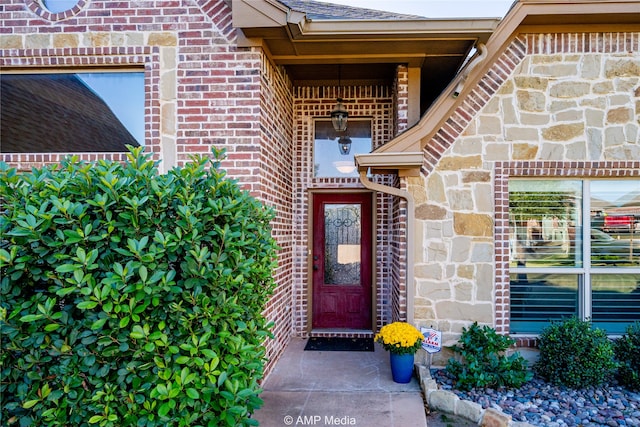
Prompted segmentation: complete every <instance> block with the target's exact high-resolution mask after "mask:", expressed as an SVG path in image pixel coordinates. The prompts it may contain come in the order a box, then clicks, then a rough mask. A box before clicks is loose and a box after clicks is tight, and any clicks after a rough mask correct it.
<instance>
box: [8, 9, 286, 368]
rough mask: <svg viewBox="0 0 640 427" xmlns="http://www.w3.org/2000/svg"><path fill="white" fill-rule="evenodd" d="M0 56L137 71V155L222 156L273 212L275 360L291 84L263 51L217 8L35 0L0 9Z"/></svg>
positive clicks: (18, 62)
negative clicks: (45, 4)
mask: <svg viewBox="0 0 640 427" xmlns="http://www.w3.org/2000/svg"><path fill="white" fill-rule="evenodd" d="M0 49H1V51H0V66H1V67H2V68H3V69H4V70H9V71H10V70H11V69H12V68H13V69H21V70H27V71H28V70H45V71H46V70H60V69H77V68H78V67H79V68H86V69H91V68H94V67H100V68H114V69H115V68H123V67H124V68H127V69H131V68H133V69H141V70H144V73H145V129H146V132H145V150H146V151H147V152H150V153H152V154H153V158H154V159H156V160H162V163H161V167H162V168H163V169H164V170H168V169H169V168H171V167H173V166H175V165H183V164H184V163H185V162H187V161H188V160H189V156H190V155H192V154H205V155H206V154H207V153H209V152H210V150H211V147H212V146H217V147H224V148H225V149H226V151H227V158H226V160H225V161H224V162H223V164H222V165H223V168H225V169H226V170H227V172H228V174H229V175H230V176H232V177H233V178H236V179H238V180H239V182H240V184H241V185H242V186H243V187H244V188H246V189H247V190H249V191H250V192H251V193H252V194H253V195H254V196H256V197H258V198H259V199H260V200H262V201H264V202H265V203H266V204H268V205H269V206H272V207H273V208H274V209H275V211H276V215H277V216H276V219H275V220H274V222H273V224H272V225H273V235H274V236H275V238H276V239H277V240H278V243H279V245H280V246H281V248H282V250H281V252H280V254H279V255H280V256H279V267H278V269H277V270H276V271H275V272H274V277H275V279H276V281H277V283H278V288H277V290H276V293H275V295H274V297H273V299H272V300H271V302H270V304H269V306H268V307H267V309H266V312H265V313H266V314H267V316H268V317H269V318H270V319H272V320H274V321H275V322H276V327H275V330H274V332H275V335H276V337H275V339H274V340H272V341H270V342H269V343H268V346H267V355H268V357H270V358H271V359H272V360H275V359H276V358H277V356H278V355H279V353H280V352H281V351H282V349H283V347H284V345H285V344H286V342H287V340H288V338H289V336H290V327H291V307H290V305H291V282H292V276H291V270H292V256H291V248H292V244H293V235H292V232H291V222H292V213H293V208H292V206H293V201H292V200H293V199H292V197H293V191H292V166H291V165H292V164H293V162H292V155H293V154H292V153H293V148H292V142H291V141H292V120H293V119H292V108H291V105H292V94H291V84H290V82H289V81H288V80H287V78H286V76H284V75H282V73H281V72H280V71H279V70H278V69H277V68H276V67H274V66H273V65H272V64H271V63H270V62H269V61H268V60H267V58H266V57H265V56H264V55H263V54H262V52H260V51H259V50H251V49H244V50H240V49H238V48H237V47H236V46H235V33H234V30H233V28H232V27H231V10H230V9H229V8H228V7H227V5H226V3H225V2H224V1H219V0H216V1H154V2H144V1H135V2H134V1H123V2H119V3H113V2H102V1H91V2H89V1H86V0H81V1H80V2H79V3H78V5H77V6H76V7H74V8H73V9H72V10H70V11H68V12H64V13H58V14H52V13H50V12H48V11H46V10H44V9H43V8H42V7H40V6H39V4H38V3H37V2H36V1H33V0H26V1H25V0H8V1H6V2H4V3H3V5H2V7H1V8H0ZM276 118H278V119H276ZM67 154H68V153H53V154H52V153H41V154H39V153H34V154H11V153H3V154H2V155H1V158H2V160H4V161H6V162H7V163H9V164H10V165H12V166H15V167H18V168H19V169H22V170H25V169H30V168H31V167H32V166H38V165H40V164H44V163H58V162H59V161H60V159H61V158H62V157H64V156H66V155H67ZM71 154H76V155H78V157H79V158H81V159H85V160H97V159H99V158H111V159H115V160H123V159H124V158H125V155H124V154H123V153H71ZM270 368H271V365H269V366H268V367H267V369H270Z"/></svg>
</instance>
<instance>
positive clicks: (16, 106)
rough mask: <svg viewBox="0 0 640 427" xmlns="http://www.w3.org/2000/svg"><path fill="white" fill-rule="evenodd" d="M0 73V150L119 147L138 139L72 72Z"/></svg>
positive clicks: (72, 150) (117, 149) (73, 150)
mask: <svg viewBox="0 0 640 427" xmlns="http://www.w3.org/2000/svg"><path fill="white" fill-rule="evenodd" d="M1 77H2V78H1V79H0V81H1V83H2V87H1V92H0V93H2V97H1V105H2V108H1V111H2V120H0V123H1V128H0V133H1V135H2V139H1V142H0V151H1V152H3V153H34V152H35V153H56V152H58V153H59V152H64V153H78V152H90V151H93V152H120V151H127V148H126V147H125V144H129V145H133V146H137V145H139V144H138V142H137V141H136V140H135V138H134V137H133V136H132V135H131V133H130V132H129V131H128V130H127V129H126V128H125V127H124V125H122V123H120V121H119V120H118V118H117V117H116V116H115V115H114V113H113V112H112V111H111V109H110V108H109V107H108V106H107V105H106V104H105V103H104V101H103V100H102V99H101V98H100V97H99V96H97V95H96V94H95V93H94V92H93V91H92V90H91V89H89V88H88V87H87V86H86V85H85V84H84V83H83V82H82V81H81V80H80V79H78V78H77V77H76V76H75V75H73V74H56V75H19V74H16V75H2V76H1Z"/></svg>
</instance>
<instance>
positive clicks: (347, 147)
mask: <svg viewBox="0 0 640 427" xmlns="http://www.w3.org/2000/svg"><path fill="white" fill-rule="evenodd" d="M338 147H339V148H340V154H342V155H343V156H346V155H347V154H349V152H350V151H351V138H349V137H348V136H341V137H340V139H338Z"/></svg>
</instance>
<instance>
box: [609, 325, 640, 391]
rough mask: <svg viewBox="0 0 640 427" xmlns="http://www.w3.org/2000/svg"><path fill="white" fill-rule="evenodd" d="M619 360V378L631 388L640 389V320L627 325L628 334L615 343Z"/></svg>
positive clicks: (614, 346)
mask: <svg viewBox="0 0 640 427" xmlns="http://www.w3.org/2000/svg"><path fill="white" fill-rule="evenodd" d="M613 350H614V353H615V356H616V360H617V361H618V362H619V366H618V374H617V378H618V381H620V384H622V385H624V386H625V387H627V388H629V389H630V390H636V391H640V322H635V323H634V324H632V325H629V327H627V331H626V334H625V335H623V336H622V337H621V338H618V339H617V340H615V341H614V343H613Z"/></svg>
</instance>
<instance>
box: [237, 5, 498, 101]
mask: <svg viewBox="0 0 640 427" xmlns="http://www.w3.org/2000/svg"><path fill="white" fill-rule="evenodd" d="M232 10H233V24H234V26H235V27H236V28H239V29H240V30H242V35H243V36H244V39H241V40H240V43H241V45H245V46H251V45H261V46H263V47H265V48H266V50H267V51H268V52H269V54H270V56H271V58H272V59H273V61H274V62H275V63H276V64H278V65H283V66H285V67H286V69H287V71H288V73H289V75H290V77H291V79H292V80H293V82H294V84H295V85H298V86H308V85H318V84H335V82H336V80H337V76H338V71H337V68H338V64H340V69H341V76H342V83H343V84H349V83H353V84H359V83H376V82H390V81H391V79H393V75H394V69H395V64H407V65H409V66H410V67H418V68H420V69H421V75H422V76H423V79H424V81H425V82H428V86H429V87H431V88H434V89H436V90H438V89H439V90H441V89H443V88H444V86H446V84H447V83H449V82H450V81H451V79H452V78H453V76H455V74H456V72H457V71H458V70H459V68H460V67H461V66H462V64H463V63H464V61H465V59H466V58H467V56H468V55H469V53H470V52H471V51H472V49H473V47H474V46H475V44H476V43H478V42H483V43H484V42H486V41H487V39H488V38H489V36H490V35H491V34H492V33H493V30H494V29H495V28H496V26H497V24H498V22H499V19H497V18H495V19H494V18H491V19H485V18H483V19H427V18H424V19H414V18H412V17H409V18H405V17H401V19H347V18H345V19H326V20H313V19H310V18H309V16H308V15H307V14H305V13H304V12H301V11H295V10H292V9H290V8H288V7H287V6H285V5H284V4H282V3H280V2H278V1H276V0H232ZM438 93H439V91H438Z"/></svg>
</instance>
